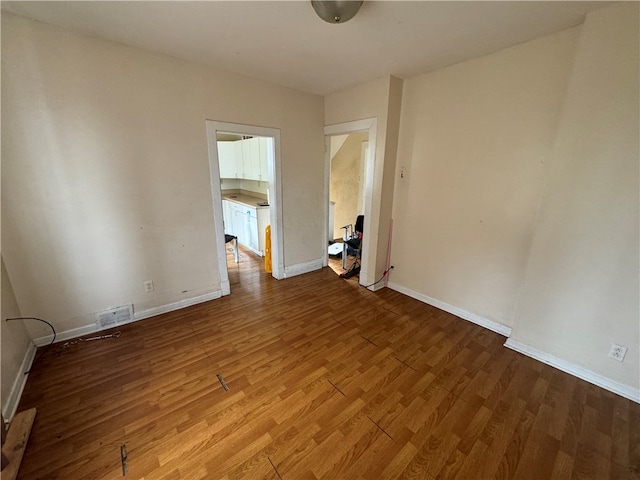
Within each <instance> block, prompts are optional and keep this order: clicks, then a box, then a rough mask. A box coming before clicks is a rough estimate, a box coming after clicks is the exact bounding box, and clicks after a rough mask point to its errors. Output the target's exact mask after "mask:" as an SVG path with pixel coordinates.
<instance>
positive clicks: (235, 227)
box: [222, 200, 269, 256]
mask: <svg viewBox="0 0 640 480" xmlns="http://www.w3.org/2000/svg"><path fill="white" fill-rule="evenodd" d="M222 214H223V218H224V233H226V234H229V235H234V236H236V237H238V243H240V244H241V245H243V246H244V247H247V248H248V249H249V250H251V251H253V252H254V253H257V254H258V255H260V256H264V248H265V239H264V233H265V232H264V230H265V228H266V226H267V225H269V208H259V209H258V208H255V207H249V206H247V205H241V204H239V203H236V202H231V201H229V200H222Z"/></svg>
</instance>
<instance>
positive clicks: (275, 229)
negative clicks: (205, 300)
mask: <svg viewBox="0 0 640 480" xmlns="http://www.w3.org/2000/svg"><path fill="white" fill-rule="evenodd" d="M206 125H207V141H208V147H209V173H210V180H211V196H212V199H213V219H214V231H215V236H216V237H215V238H216V242H215V244H216V254H217V259H218V271H219V274H220V284H221V289H222V294H223V295H228V294H229V293H231V287H230V283H229V272H228V268H227V251H226V247H227V245H226V244H225V231H224V217H225V215H224V213H223V202H222V200H223V198H222V183H221V175H220V156H221V152H220V151H219V149H218V139H225V138H226V139H231V138H233V137H237V138H240V139H244V138H246V139H248V138H260V139H264V140H266V142H265V145H267V147H266V148H268V149H269V150H268V154H267V161H266V168H267V171H266V172H264V171H262V172H260V170H259V169H258V173H257V175H262V177H258V178H263V180H261V181H262V182H264V189H265V190H266V192H268V204H269V217H270V218H269V223H270V225H271V259H272V276H273V277H274V278H276V279H281V278H283V277H284V266H283V263H284V262H283V258H284V254H283V250H284V249H283V244H282V198H281V180H280V130H278V129H275V128H267V127H257V126H254V125H243V124H235V123H227V122H218V121H212V120H207V122H206ZM249 143H250V142H247V144H249ZM243 146H244V145H243ZM222 154H223V155H224V153H222ZM264 177H266V178H264ZM243 180H244V179H243ZM249 180H250V179H247V181H249ZM251 181H253V180H251ZM258 181H260V180H258ZM235 186H237V185H235ZM265 196H266V195H265ZM251 219H252V218H251V217H250V216H248V217H247V222H250V220H251ZM247 235H248V236H247V238H249V236H250V235H251V234H247ZM260 235H263V232H260ZM251 244H253V242H252V243H251Z"/></svg>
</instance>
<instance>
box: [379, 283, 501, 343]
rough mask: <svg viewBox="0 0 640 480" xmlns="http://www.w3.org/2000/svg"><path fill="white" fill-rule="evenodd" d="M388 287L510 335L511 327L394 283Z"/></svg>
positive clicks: (497, 331) (489, 328)
mask: <svg viewBox="0 0 640 480" xmlns="http://www.w3.org/2000/svg"><path fill="white" fill-rule="evenodd" d="M388 287H389V288H390V289H391V290H395V291H396V292H400V293H404V294H405V295H407V296H409V297H411V298H415V299H416V300H420V301H421V302H424V303H428V304H429V305H432V306H434V307H436V308H439V309H440V310H444V311H445V312H448V313H451V314H453V315H455V316H456V317H460V318H462V319H464V320H468V321H470V322H472V323H475V324H476V325H480V326H481V327H484V328H486V329H488V330H491V331H493V332H496V333H499V334H500V335H503V336H505V337H508V336H510V335H511V327H507V326H506V325H503V324H501V323H498V322H494V321H493V320H489V319H487V318H483V317H481V316H480V315H476V314H475V313H471V312H467V311H466V310H463V309H462V308H458V307H454V306H453V305H449V304H448V303H445V302H442V301H440V300H436V299H435V298H431V297H428V296H427V295H424V294H422V293H418V292H416V291H414V290H411V289H409V288H406V287H403V286H402V285H398V284H397V283H394V282H389V284H388Z"/></svg>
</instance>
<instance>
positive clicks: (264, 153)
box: [218, 137, 273, 181]
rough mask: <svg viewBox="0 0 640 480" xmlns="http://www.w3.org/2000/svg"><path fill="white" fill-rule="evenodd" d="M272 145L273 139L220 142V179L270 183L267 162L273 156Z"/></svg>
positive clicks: (256, 138) (255, 138)
mask: <svg viewBox="0 0 640 480" xmlns="http://www.w3.org/2000/svg"><path fill="white" fill-rule="evenodd" d="M272 145H273V139H271V138H265V137H254V138H248V139H246V140H237V141H235V142H223V141H218V158H219V160H220V178H241V179H244V180H260V181H268V180H269V172H268V165H267V161H268V158H269V157H271V156H272V155H273V147H272Z"/></svg>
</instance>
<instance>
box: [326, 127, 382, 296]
mask: <svg viewBox="0 0 640 480" xmlns="http://www.w3.org/2000/svg"><path fill="white" fill-rule="evenodd" d="M377 126H378V119H377V118H366V119H363V120H356V121H353V122H345V123H337V124H335V125H328V126H326V127H324V143H325V148H324V179H325V181H324V228H323V229H322V232H323V235H322V238H323V241H322V244H323V245H325V248H324V254H323V257H322V265H323V266H324V267H326V266H328V265H329V252H328V250H327V248H326V243H327V238H328V235H329V188H330V183H331V138H330V137H332V136H334V135H345V134H350V133H357V132H365V131H366V132H367V133H368V138H367V141H368V142H369V145H368V150H367V156H366V158H365V166H364V173H365V174H364V178H363V182H364V189H365V202H364V226H363V230H364V232H362V233H363V235H362V254H361V259H360V265H361V266H360V278H359V280H358V282H359V284H360V285H370V284H371V283H373V282H374V279H373V276H375V272H370V271H369V261H368V252H369V249H370V248H371V243H372V242H371V240H372V239H371V236H370V235H369V233H370V232H371V223H372V220H373V219H372V218H371V212H372V211H373V176H374V172H375V162H376V148H375V146H376V145H377V143H376V131H377Z"/></svg>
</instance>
